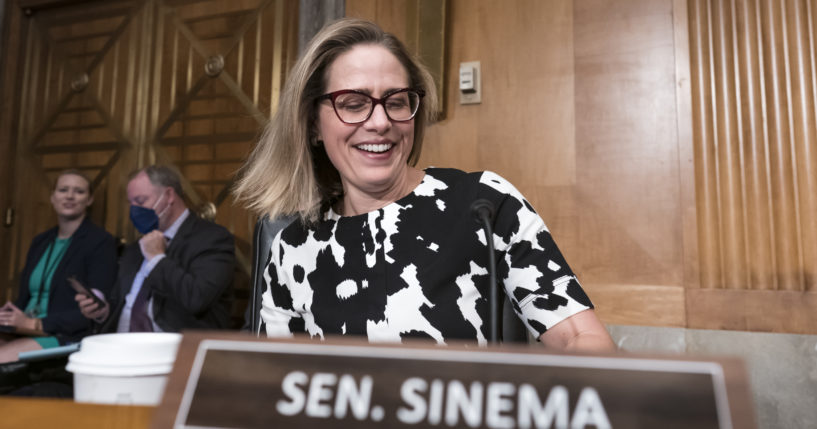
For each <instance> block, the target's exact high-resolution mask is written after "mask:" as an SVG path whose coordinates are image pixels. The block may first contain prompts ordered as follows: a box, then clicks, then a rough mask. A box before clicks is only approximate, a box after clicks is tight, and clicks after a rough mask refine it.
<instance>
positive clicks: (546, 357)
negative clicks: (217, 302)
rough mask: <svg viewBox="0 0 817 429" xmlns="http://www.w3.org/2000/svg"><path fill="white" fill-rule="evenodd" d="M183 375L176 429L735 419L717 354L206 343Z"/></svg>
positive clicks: (661, 424)
mask: <svg viewBox="0 0 817 429" xmlns="http://www.w3.org/2000/svg"><path fill="white" fill-rule="evenodd" d="M189 374H190V375H189V378H188V379H187V383H186V386H185V388H184V393H183V395H182V397H181V401H180V405H179V407H178V412H177V414H176V417H175V422H174V425H173V426H175V427H177V428H221V427H230V428H269V427H281V428H284V427H285V428H298V427H303V428H314V427H327V428H349V427H355V428H368V427H463V428H465V427H468V428H526V427H530V428H576V427H582V428H583V427H588V428H699V429H701V428H721V429H728V428H732V427H733V421H732V420H733V419H732V418H731V416H730V409H729V408H730V407H729V406H730V404H729V397H728V396H727V388H726V380H725V377H724V370H723V367H722V365H721V364H720V363H718V362H714V361H713V362H710V361H693V360H684V359H678V360H674V359H671V358H659V359H652V358H638V357H628V356H627V355H622V356H620V357H619V356H614V357H601V356H587V355H581V356H570V355H561V354H542V353H531V352H523V353H510V352H505V351H503V350H502V349H467V350H466V349H455V348H434V349H429V348H417V347H384V346H367V345H344V344H323V343H318V342H300V343H287V342H262V341H233V340H202V341H201V342H200V343H199V346H198V349H197V351H196V353H195V358H194V359H193V362H192V366H191V367H190V373H189ZM166 395H167V394H166ZM166 399H167V398H166ZM738 426H741V425H738Z"/></svg>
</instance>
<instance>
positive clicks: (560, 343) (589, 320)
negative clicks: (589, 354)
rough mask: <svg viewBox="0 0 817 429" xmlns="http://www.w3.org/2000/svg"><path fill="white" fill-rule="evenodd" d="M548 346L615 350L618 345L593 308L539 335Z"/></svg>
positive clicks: (584, 349)
mask: <svg viewBox="0 0 817 429" xmlns="http://www.w3.org/2000/svg"><path fill="white" fill-rule="evenodd" d="M539 340H541V341H542V344H544V345H545V346H546V347H550V348H554V349H561V350H568V351H599V352H607V351H615V350H616V345H615V343H613V339H612V338H611V337H610V334H609V333H607V329H605V328H604V325H603V324H602V323H601V321H600V320H599V318H598V317H596V312H595V311H593V310H592V309H590V310H584V311H581V312H579V313H576V314H574V315H572V316H570V317H568V318H567V319H564V320H562V321H561V322H559V323H557V324H556V325H554V326H553V327H551V328H550V329H548V330H547V331H546V332H545V333H544V334H542V335H541V336H540V337H539Z"/></svg>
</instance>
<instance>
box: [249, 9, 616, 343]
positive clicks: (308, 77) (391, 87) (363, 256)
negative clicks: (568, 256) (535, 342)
mask: <svg viewBox="0 0 817 429" xmlns="http://www.w3.org/2000/svg"><path fill="white" fill-rule="evenodd" d="M435 106H437V99H436V90H435V88H434V82H433V80H432V78H431V75H430V74H429V73H428V71H427V70H426V69H425V68H424V67H423V66H422V65H421V64H420V63H419V61H417V60H416V59H415V58H414V57H413V56H412V55H411V54H410V53H409V52H408V50H407V49H406V48H405V46H404V45H403V43H401V42H400V41H399V40H398V39H397V38H396V37H394V36H393V35H391V34H389V33H386V32H384V31H383V30H382V29H380V28H379V27H378V26H377V25H376V24H373V23H371V22H368V21H363V20H358V19H343V20H339V21H337V22H335V23H333V24H331V25H329V26H327V27H325V28H324V29H323V30H321V31H320V32H319V33H318V34H317V35H316V36H315V37H314V38H313V39H312V41H311V42H310V44H309V46H308V47H307V49H306V50H305V52H304V54H303V56H302V58H301V59H300V60H299V61H298V62H297V63H296V64H295V66H294V68H293V70H292V72H291V74H290V76H289V79H288V80H287V82H286V84H285V87H284V90H283V92H282V97H281V100H280V104H279V109H278V111H277V113H276V114H275V117H274V118H273V119H272V121H271V122H270V124H269V125H268V126H267V129H266V131H265V133H264V135H263V137H262V139H261V141H260V142H259V143H258V145H257V146H256V148H255V149H254V151H253V153H252V154H251V155H250V158H249V160H248V161H247V163H246V164H245V165H244V167H243V168H242V171H241V178H240V181H239V182H238V185H237V187H236V189H235V193H236V196H237V197H238V199H239V200H240V201H243V202H245V203H246V204H247V205H248V207H250V208H251V209H254V210H255V211H256V212H258V213H259V214H261V215H264V216H268V217H270V218H272V219H274V218H277V217H279V216H282V215H295V216H296V220H295V221H294V222H293V223H292V224H290V225H289V226H287V227H286V228H284V229H283V230H282V231H281V232H279V233H278V234H277V235H276V237H275V238H274V240H273V242H272V247H271V249H269V250H266V249H259V250H260V251H262V252H268V254H269V259H268V263H269V266H268V267H267V269H266V270H265V274H264V280H265V283H266V289H265V291H264V295H263V304H262V309H261V311H260V313H261V318H262V320H263V323H264V329H265V331H266V333H267V335H269V336H289V335H293V334H294V333H299V332H305V333H307V334H308V335H310V336H312V337H319V338H324V337H325V336H327V335H361V336H366V337H367V338H368V339H369V340H370V341H389V342H400V341H402V340H403V339H404V338H410V337H415V338H428V339H432V340H433V341H435V342H436V343H438V344H444V343H446V342H448V341H450V340H469V341H475V342H477V343H479V344H484V343H486V342H487V340H486V336H487V334H486V333H487V332H488V326H487V325H488V323H487V319H488V304H487V297H488V296H489V294H490V290H489V289H490V283H489V281H488V275H487V274H488V269H489V258H488V250H487V242H486V238H485V235H484V233H483V232H482V229H481V228H480V226H479V225H478V224H477V223H476V222H474V221H473V220H472V215H471V211H470V206H471V203H472V202H473V201H475V200H477V199H484V200H487V201H490V203H491V204H492V205H493V206H494V207H496V215H495V217H494V220H493V225H492V226H493V230H494V233H493V237H492V238H491V240H492V241H493V243H494V244H495V246H496V250H495V255H496V259H497V262H498V263H497V278H498V279H499V280H500V283H501V287H503V289H504V291H505V293H506V294H507V295H508V297H509V298H510V300H511V302H512V303H513V307H514V310H515V312H516V313H517V315H519V317H520V318H521V320H522V321H523V322H524V324H525V325H526V326H527V328H528V330H529V331H530V332H531V333H532V334H533V335H534V336H535V337H536V338H538V339H540V340H541V341H542V342H543V343H545V344H546V345H547V346H550V347H557V348H567V349H571V348H575V349H585V350H586V349H603V350H609V349H612V348H613V347H614V346H613V344H612V341H611V339H610V337H609V335H608V334H607V332H606V330H605V329H604V326H603V325H602V324H601V323H600V322H599V320H598V318H597V317H596V316H595V313H594V312H593V305H592V304H591V302H590V300H589V299H588V298H587V296H586V295H585V294H584V292H583V291H582V289H581V286H580V285H579V283H578V281H577V280H576V277H575V276H574V275H573V273H572V271H571V270H570V268H569V267H568V266H567V263H566V262H565V261H564V259H563V258H562V256H561V253H560V252H559V250H558V248H556V245H555V243H554V242H553V240H552V238H551V237H550V233H549V232H548V230H547V228H546V226H545V224H544V222H543V221H542V220H541V218H540V217H539V216H538V215H537V214H536V213H535V212H534V210H533V208H532V207H531V206H530V204H529V203H528V202H527V201H525V199H524V197H522V195H521V194H520V193H519V192H518V191H517V190H516V189H515V188H514V187H513V186H512V185H511V184H510V183H508V182H507V181H506V180H504V179H503V178H501V177H500V176H498V175H497V174H495V173H491V172H477V173H465V172H462V171H459V170H454V169H444V168H427V169H424V170H420V169H418V168H416V167H415V165H416V164H417V161H418V159H419V157H420V151H421V148H422V143H423V135H424V133H425V128H426V126H427V125H428V124H430V123H431V121H432V120H433V118H434V116H435V113H436V112H435Z"/></svg>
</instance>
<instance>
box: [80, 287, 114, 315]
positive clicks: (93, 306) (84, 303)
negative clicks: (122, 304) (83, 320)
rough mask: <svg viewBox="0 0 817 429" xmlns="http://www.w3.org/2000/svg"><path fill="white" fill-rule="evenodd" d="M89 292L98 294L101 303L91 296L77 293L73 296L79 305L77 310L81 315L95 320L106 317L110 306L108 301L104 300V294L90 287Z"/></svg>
mask: <svg viewBox="0 0 817 429" xmlns="http://www.w3.org/2000/svg"><path fill="white" fill-rule="evenodd" d="M91 292H92V293H93V294H94V295H96V296H98V297H99V298H100V299H101V300H102V302H103V304H102V305H99V304H97V303H96V302H95V301H94V300H93V299H92V298H91V297H89V296H87V295H85V294H82V293H78V294H76V295H75V296H74V301H76V302H77V305H79V311H81V312H82V315H83V316H85V317H87V318H89V319H93V320H96V321H97V322H100V321H102V320H105V319H107V318H108V312H109V310H110V306H109V305H108V302H107V301H105V297H104V295H103V294H102V292H100V291H99V290H97V289H91Z"/></svg>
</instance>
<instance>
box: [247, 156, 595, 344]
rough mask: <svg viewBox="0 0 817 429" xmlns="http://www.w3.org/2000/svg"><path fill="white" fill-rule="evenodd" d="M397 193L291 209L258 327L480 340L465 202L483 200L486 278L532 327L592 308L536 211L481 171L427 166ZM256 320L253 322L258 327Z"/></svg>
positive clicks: (473, 246) (478, 288)
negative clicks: (406, 190)
mask: <svg viewBox="0 0 817 429" xmlns="http://www.w3.org/2000/svg"><path fill="white" fill-rule="evenodd" d="M425 173H426V174H425V177H424V178H423V181H422V183H420V185H418V186H417V188H416V189H414V191H413V192H412V193H411V194H409V195H408V196H406V197H404V198H401V199H400V200H398V201H395V202H394V203H391V204H389V205H387V206H385V207H383V208H381V209H379V210H376V211H373V212H370V213H366V214H362V215H358V216H345V217H343V216H339V215H337V214H336V213H334V212H333V211H331V210H330V211H329V212H327V213H325V214H324V216H323V220H322V221H320V222H318V223H317V225H312V226H310V227H309V228H304V226H303V224H301V223H300V222H298V221H295V222H294V223H293V224H291V225H289V226H288V227H287V228H285V229H284V230H282V231H281V232H280V233H279V234H278V235H277V236H276V237H275V239H274V240H273V242H272V246H271V251H270V264H269V266H268V267H267V270H266V272H265V274H264V280H265V282H266V285H267V288H266V290H265V291H264V295H263V303H262V309H261V319H262V320H263V322H264V326H265V329H266V332H267V335H268V336H275V337H277V336H291V335H292V334H293V333H299V332H300V333H303V332H306V333H308V334H309V335H310V336H312V337H320V338H324V336H326V335H335V334H347V335H363V336H366V337H368V339H369V341H373V342H374V341H379V342H400V341H401V339H402V338H406V337H420V338H431V339H433V340H434V341H435V342H437V343H440V344H443V343H445V342H446V341H448V340H455V339H456V340H463V339H465V340H469V339H470V340H476V341H477V342H478V343H480V344H484V343H485V342H486V337H487V335H488V331H489V327H488V326H487V323H488V311H489V310H488V304H487V297H488V296H489V293H488V283H489V278H488V270H487V264H488V262H487V261H488V255H487V244H486V241H485V234H484V232H483V231H482V229H481V228H480V226H479V225H478V224H477V222H475V221H474V219H473V216H472V215H471V212H470V206H471V203H472V202H473V201H474V200H476V199H478V198H484V199H487V200H490V201H492V202H493V203H494V205H495V207H496V215H495V220H494V225H493V228H494V237H493V240H494V246H495V249H496V250H495V251H496V256H497V257H496V261H497V281H498V282H499V283H500V285H502V286H504V288H505V291H506V293H507V294H508V296H509V297H511V301H512V303H513V306H514V310H515V311H516V312H517V314H518V315H519V316H520V318H521V319H522V320H523V322H524V323H525V325H526V326H527V327H528V329H529V330H530V331H531V333H533V334H534V335H535V336H536V337H537V338H538V337H539V335H541V334H542V333H544V332H545V331H546V330H547V329H548V328H550V327H551V326H553V325H555V324H556V323H558V322H559V321H561V320H563V319H565V318H566V317H568V316H571V315H573V314H575V313H578V312H580V311H582V310H586V309H588V308H593V304H591V302H590V300H589V299H588V297H587V295H586V294H585V293H584V291H583V290H582V288H581V286H580V285H579V283H578V281H577V280H576V277H575V276H574V275H573V272H572V271H571V270H570V267H568V265H567V263H566V262H565V260H564V258H563V257H562V254H561V253H560V252H559V249H558V248H557V247H556V244H555V243H554V242H553V239H552V238H551V236H550V233H549V232H548V229H547V227H546V226H545V223H544V222H543V221H542V219H541V218H540V217H539V215H537V214H536V212H535V211H534V210H533V207H531V205H530V204H529V203H528V202H527V201H526V200H525V199H524V197H522V195H521V194H520V193H519V191H517V190H516V188H514V187H513V185H511V184H510V183H509V182H508V181H506V180H505V179H503V178H502V177H500V176H498V175H497V174H495V173H492V172H481V173H465V172H462V171H459V170H453V169H437V168H429V169H427V170H425ZM262 329H263V328H262Z"/></svg>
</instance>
